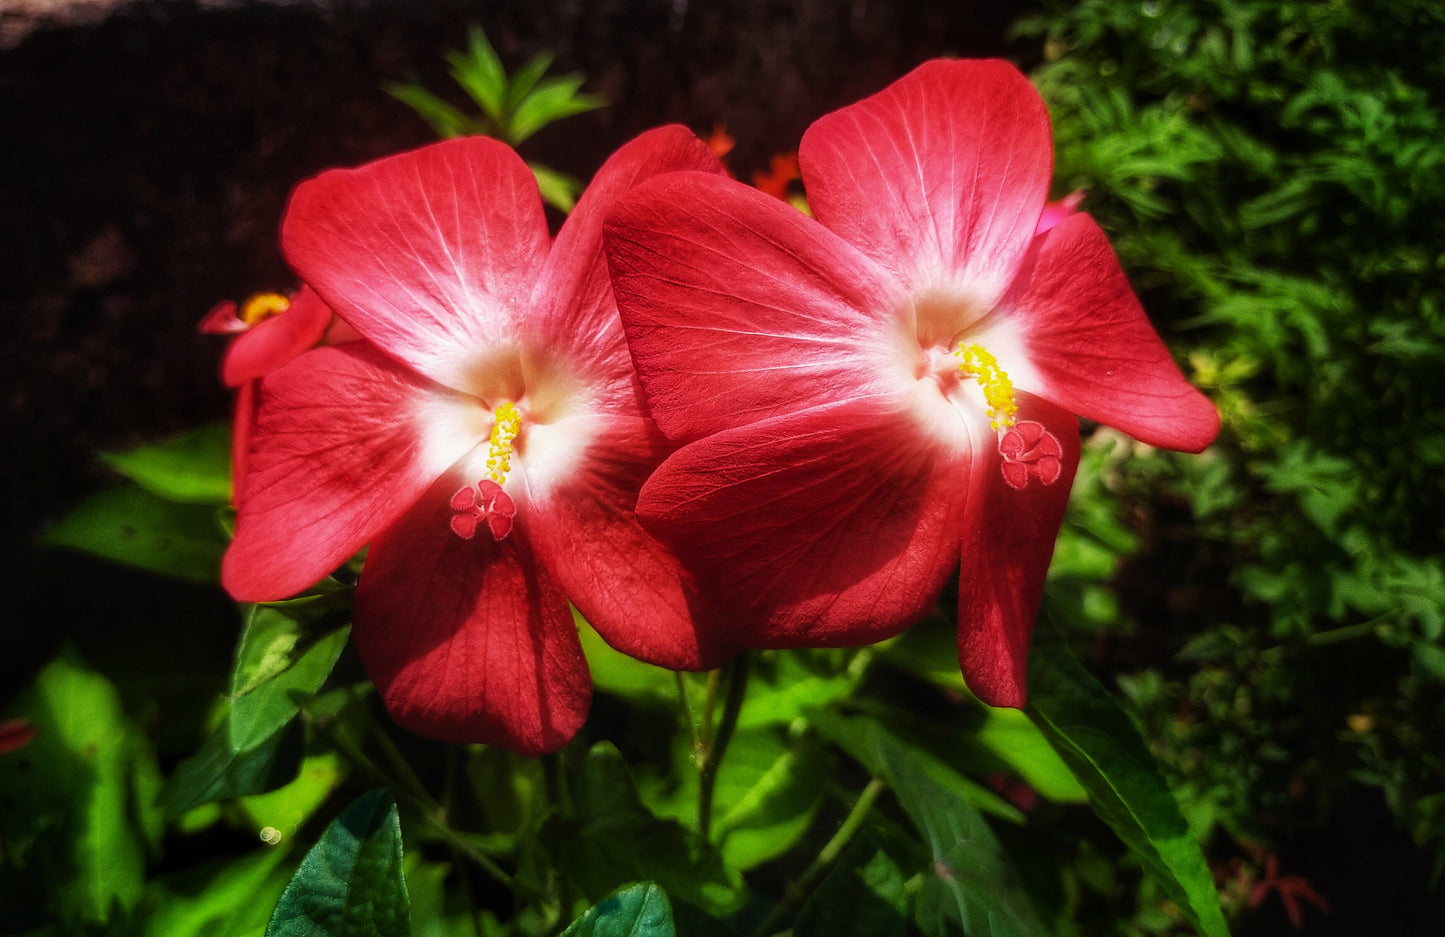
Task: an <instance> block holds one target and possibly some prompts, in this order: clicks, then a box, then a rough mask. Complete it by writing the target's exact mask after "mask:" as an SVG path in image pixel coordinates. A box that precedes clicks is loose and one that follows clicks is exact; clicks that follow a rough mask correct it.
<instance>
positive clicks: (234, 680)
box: [226, 605, 351, 752]
mask: <svg viewBox="0 0 1445 937" xmlns="http://www.w3.org/2000/svg"><path fill="white" fill-rule="evenodd" d="M350 631H351V629H350V628H349V627H342V628H337V629H335V630H333V631H330V632H327V633H326V634H323V635H320V636H319V637H316V638H314V639H312V638H310V636H309V635H308V634H307V630H306V628H305V627H304V626H303V625H302V623H301V622H300V621H298V620H297V617H296V616H295V615H291V614H287V611H285V610H282V609H279V608H271V607H268V606H265V605H253V606H251V609H250V611H248V612H247V613H246V627H245V630H244V631H243V632H242V635H241V641H240V644H239V645H238V646H237V648H236V665H235V668H234V669H233V670H232V673H231V712H230V714H229V715H228V716H227V717H226V730H227V732H228V733H229V734H230V741H231V748H232V749H234V750H235V751H237V752H247V751H250V750H251V749H253V748H255V747H256V746H257V745H260V744H261V743H262V742H264V741H266V739H268V738H270V737H271V736H272V735H274V734H275V733H276V732H278V731H280V730H281V729H282V728H283V727H284V726H285V725H286V724H287V723H288V722H290V721H291V720H292V719H294V718H295V717H296V714H297V713H298V712H300V710H301V706H302V705H303V704H304V703H305V702H306V701H307V700H308V699H310V698H311V697H312V696H313V695H314V694H315V693H316V691H317V690H319V689H321V685H322V684H323V683H325V682H326V678H327V677H328V676H330V675H331V668H332V667H334V666H335V665H336V659H337V658H338V657H340V656H341V651H342V648H344V647H345V646H346V637H347V635H348V634H350Z"/></svg>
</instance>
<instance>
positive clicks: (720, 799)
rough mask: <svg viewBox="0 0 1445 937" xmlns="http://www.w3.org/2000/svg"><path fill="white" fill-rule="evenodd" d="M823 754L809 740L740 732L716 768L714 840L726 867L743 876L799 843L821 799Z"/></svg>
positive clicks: (768, 733) (758, 731)
mask: <svg viewBox="0 0 1445 937" xmlns="http://www.w3.org/2000/svg"><path fill="white" fill-rule="evenodd" d="M823 764H824V759H823V753H822V752H821V751H819V750H818V746H817V744H816V743H815V742H813V741H812V740H811V739H810V738H809V737H806V736H805V737H802V738H798V739H795V740H793V741H792V742H791V743H788V742H784V741H783V739H781V738H780V737H779V734H778V733H777V732H776V731H772V730H766V729H764V730H757V729H754V730H748V731H743V730H739V731H738V733H737V734H736V735H734V736H733V739H732V742H731V743H730V744H729V745H728V747H727V751H726V752H725V753H724V756H723V760H722V764H721V765H719V767H718V777H717V786H716V788H715V789H714V791H713V812H714V816H715V817H716V820H715V823H714V830H715V831H716V835H715V838H716V839H717V841H718V842H719V843H720V844H721V849H722V855H723V859H725V860H726V861H727V864H728V867H729V868H734V869H738V870H741V871H746V870H748V869H751V868H752V867H753V866H756V865H760V864H762V863H764V862H766V861H768V860H769V859H774V858H777V857H778V856H780V855H782V854H783V853H785V852H787V851H788V850H789V849H790V848H792V846H793V844H794V843H796V842H797V841H798V840H799V839H801V838H802V836H803V834H805V833H806V832H807V831H808V827H809V826H810V825H811V824H812V822H813V815H814V814H815V813H816V812H817V808H818V804H819V803H820V802H821V800H822V796H823V780H824V777H823Z"/></svg>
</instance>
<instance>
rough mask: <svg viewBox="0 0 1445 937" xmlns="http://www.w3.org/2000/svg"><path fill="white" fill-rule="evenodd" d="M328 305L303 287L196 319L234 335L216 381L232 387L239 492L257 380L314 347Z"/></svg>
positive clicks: (214, 331) (220, 307)
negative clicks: (289, 294)
mask: <svg viewBox="0 0 1445 937" xmlns="http://www.w3.org/2000/svg"><path fill="white" fill-rule="evenodd" d="M331 320H332V315H331V310H330V309H329V308H327V305H326V304H325V303H324V302H322V301H321V297H319V296H317V295H316V291H315V290H312V289H311V288H310V287H306V286H303V287H301V289H299V290H297V291H296V292H295V293H294V294H292V295H291V296H289V297H287V296H282V295H280V294H279V293H257V294H256V295H254V296H252V297H251V298H250V299H248V300H246V301H245V302H244V303H242V304H241V305H240V306H239V307H238V306H237V305H236V304H235V303H234V302H231V301H230V300H227V301H225V302H222V303H218V304H217V305H216V308H214V309H212V310H211V311H210V312H208V313H207V314H206V317H205V318H204V319H202V320H201V323H200V326H199V328H200V331H202V332H204V333H206V334H208V335H234V336H235V338H233V339H231V343H230V344H229V345H227V346H226V351H225V353H224V354H223V355H222V356H221V382H222V383H224V384H225V385H226V386H227V387H234V388H235V389H236V410H235V415H234V417H233V418H232V421H231V487H232V489H233V490H234V491H235V492H236V493H237V494H239V493H240V491H241V486H242V484H244V480H245V476H246V453H247V452H248V451H249V450H250V448H251V429H252V427H253V426H254V425H255V423H256V382H257V381H259V380H260V379H261V378H263V377H265V376H266V375H267V374H270V373H271V372H272V371H274V370H276V369H277V368H279V367H281V366H282V365H283V364H286V363H287V362H289V361H290V360H291V359H292V358H295V357H296V356H297V355H299V354H301V353H302V352H304V351H307V350H309V349H311V348H314V347H316V343H317V342H319V341H321V340H322V338H323V336H325V335H326V334H327V327H328V326H329V325H330V324H331Z"/></svg>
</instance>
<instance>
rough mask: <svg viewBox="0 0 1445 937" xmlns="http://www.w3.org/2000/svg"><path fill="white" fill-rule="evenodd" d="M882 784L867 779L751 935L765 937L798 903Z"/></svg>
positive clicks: (870, 806) (846, 840)
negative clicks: (840, 819)
mask: <svg viewBox="0 0 1445 937" xmlns="http://www.w3.org/2000/svg"><path fill="white" fill-rule="evenodd" d="M885 786H886V785H885V784H884V783H883V781H882V780H880V779H878V778H874V779H873V780H871V781H869V782H868V786H867V787H865V788H863V791H862V792H861V793H860V794H859V795H858V799H857V800H856V801H854V803H853V809H852V810H850V811H848V816H846V817H844V818H843V822H842V824H841V825H840V826H839V827H838V830H837V832H835V833H834V834H833V838H832V839H830V840H828V842H827V843H826V844H824V846H823V848H822V849H820V850H818V855H817V857H816V858H814V859H813V861H812V863H811V864H809V866H808V867H807V868H806V869H804V870H803V874H802V875H800V876H799V877H798V880H797V882H795V883H794V884H792V885H789V886H788V888H787V891H786V893H785V894H784V896H783V900H782V901H780V902H778V903H777V904H775V905H773V910H772V911H770V912H768V916H767V917H766V918H764V919H763V922H762V923H761V924H759V925H758V927H757V929H756V930H755V931H753V937H766V935H767V934H771V933H772V932H773V928H774V927H776V926H777V925H778V922H779V921H781V920H782V919H783V918H784V917H785V916H787V915H788V914H789V913H791V912H792V911H793V909H795V908H797V907H799V906H801V905H802V903H803V901H804V899H806V898H807V897H808V893H809V892H811V891H812V890H813V888H814V887H815V886H816V885H817V884H818V882H819V881H820V880H822V878H823V876H824V874H826V873H827V871H828V869H829V868H831V867H832V865H833V863H834V862H837V861H838V857H839V856H840V855H842V854H843V850H844V849H845V848H846V847H847V845H848V843H849V841H851V840H852V839H853V836H854V834H856V833H857V832H858V828H859V827H861V826H862V825H863V821H864V820H865V819H867V817H868V811H869V810H872V809H873V802H874V801H875V800H877V799H878V795H879V794H881V793H883V788H884V787H885Z"/></svg>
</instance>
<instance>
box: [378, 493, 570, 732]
mask: <svg viewBox="0 0 1445 937" xmlns="http://www.w3.org/2000/svg"><path fill="white" fill-rule="evenodd" d="M465 483H466V482H465V481H464V479H463V478H462V477H461V476H460V475H459V474H457V473H454V472H449V473H447V474H446V475H444V476H443V477H442V478H441V479H440V480H439V481H438V482H437V483H436V484H435V485H433V486H432V487H431V489H430V490H429V491H428V492H427V494H426V495H425V496H424V497H423V498H422V499H421V501H420V502H419V503H418V504H417V505H416V506H415V507H413V508H412V509H411V510H409V511H407V512H406V514H405V515H404V516H403V517H402V518H401V519H400V521H398V522H397V523H396V524H395V525H394V526H392V527H391V528H389V529H388V530H387V531H386V532H385V533H383V534H381V535H380V536H378V537H377V538H376V542H375V543H373V544H372V547H371V550H370V551H369V552H368V553H367V557H366V566H365V568H364V569H363V570H362V573H361V579H360V581H359V582H358V583H357V587H356V621H355V625H354V626H353V628H352V640H353V641H355V643H356V651H357V654H358V655H359V656H360V658H361V663H362V666H363V667H365V668H366V673H367V676H369V677H370V678H371V681H372V682H373V683H374V684H376V688H377V690H378V692H380V694H381V697H382V699H383V700H384V701H385V703H386V708H387V712H389V713H390V714H391V717H392V718H393V719H394V720H396V722H397V724H398V725H400V726H402V727H403V728H406V729H409V730H411V731H412V732H416V733H418V734H419V735H425V736H428V737H429V738H434V739H440V740H442V741H446V742H456V743H475V742H481V743H486V744H491V745H502V746H505V747H506V748H509V749H511V750H512V751H516V752H520V753H521V754H524V755H540V754H544V753H546V752H552V751H556V750H557V749H559V748H561V747H562V746H563V745H565V744H567V742H568V741H569V740H570V739H571V738H572V736H573V735H574V734H576V732H577V730H578V729H579V728H581V726H582V723H583V722H585V721H586V719H587V709H588V705H589V703H590V701H591V695H592V684H591V680H590V678H589V676H588V672H587V662H586V659H585V658H584V657H583V654H582V645H581V642H580V641H579V640H578V638H577V629H576V625H575V624H574V623H573V621H572V613H571V610H570V609H569V608H568V607H567V600H566V598H564V597H563V595H562V593H561V591H560V590H559V589H558V588H557V586H556V584H555V583H554V582H553V581H552V579H551V577H550V576H548V575H547V574H546V573H545V572H544V571H542V570H541V569H540V568H539V567H538V565H537V563H536V562H535V560H534V559H533V558H532V556H531V555H530V552H529V550H528V549H527V547H526V544H525V542H524V541H523V540H522V539H521V538H518V537H517V536H515V535H514V536H511V537H508V538H507V539H505V540H502V541H496V540H493V539H492V538H491V537H489V536H485V535H484V536H480V537H476V538H475V539H472V540H463V539H462V538H460V537H458V536H456V535H455V534H454V533H452V531H451V529H450V524H449V522H450V518H451V516H452V507H451V505H450V504H449V503H448V502H449V501H450V498H451V496H452V494H453V493H454V492H455V491H456V490H457V489H458V487H459V486H460V485H463V484H465Z"/></svg>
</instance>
